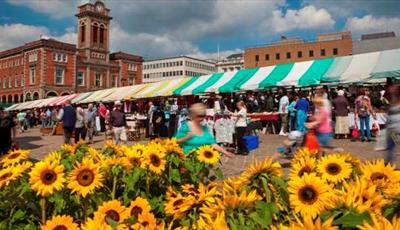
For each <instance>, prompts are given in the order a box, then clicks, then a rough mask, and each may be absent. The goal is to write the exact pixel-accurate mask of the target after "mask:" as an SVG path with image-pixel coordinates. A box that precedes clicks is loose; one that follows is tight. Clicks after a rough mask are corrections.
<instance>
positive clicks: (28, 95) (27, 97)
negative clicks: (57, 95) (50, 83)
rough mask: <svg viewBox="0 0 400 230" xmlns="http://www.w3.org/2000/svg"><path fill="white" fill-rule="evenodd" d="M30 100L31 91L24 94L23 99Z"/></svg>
mask: <svg viewBox="0 0 400 230" xmlns="http://www.w3.org/2000/svg"><path fill="white" fill-rule="evenodd" d="M30 100H32V98H31V93H27V94H26V95H25V101H30Z"/></svg>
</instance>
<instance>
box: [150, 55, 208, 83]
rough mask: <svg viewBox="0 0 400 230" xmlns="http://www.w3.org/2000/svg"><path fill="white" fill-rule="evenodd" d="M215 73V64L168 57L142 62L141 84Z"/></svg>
mask: <svg viewBox="0 0 400 230" xmlns="http://www.w3.org/2000/svg"><path fill="white" fill-rule="evenodd" d="M215 71H216V67H215V63H213V62H210V61H205V60H200V59H197V58H192V57H188V56H179V57H169V58H163V59H156V60H150V61H145V62H143V82H144V83H147V82H156V81H160V80H166V79H176V78H181V77H189V76H201V75H207V74H210V73H213V72H215Z"/></svg>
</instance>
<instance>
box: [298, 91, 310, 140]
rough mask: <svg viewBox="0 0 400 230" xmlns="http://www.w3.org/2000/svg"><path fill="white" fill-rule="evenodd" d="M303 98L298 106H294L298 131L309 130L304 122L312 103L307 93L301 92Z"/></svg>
mask: <svg viewBox="0 0 400 230" xmlns="http://www.w3.org/2000/svg"><path fill="white" fill-rule="evenodd" d="M299 95H300V97H301V99H300V100H298V101H297V103H296V106H295V107H294V108H295V110H296V121H297V122H296V124H297V126H296V127H297V131H300V132H303V133H305V132H306V131H307V129H306V127H305V126H304V124H305V123H306V121H307V113H308V110H309V108H310V104H309V102H308V101H307V99H306V96H305V93H304V92H300V94H299Z"/></svg>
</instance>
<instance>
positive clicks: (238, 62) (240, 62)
mask: <svg viewBox="0 0 400 230" xmlns="http://www.w3.org/2000/svg"><path fill="white" fill-rule="evenodd" d="M243 66H244V58H243V53H236V54H231V55H229V56H228V57H226V58H223V59H221V60H219V61H218V62H217V71H218V72H228V71H234V70H241V69H243Z"/></svg>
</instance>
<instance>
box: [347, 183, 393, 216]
mask: <svg viewBox="0 0 400 230" xmlns="http://www.w3.org/2000/svg"><path fill="white" fill-rule="evenodd" d="M343 185H344V192H343V196H342V197H341V199H342V203H344V205H345V206H346V207H348V208H353V209H355V210H356V211H357V212H359V213H363V212H365V211H368V212H370V213H372V214H377V215H378V216H379V215H381V209H382V207H384V206H385V205H387V204H388V203H389V201H388V200H386V199H385V198H384V197H383V196H382V195H381V193H380V192H379V191H378V189H377V186H376V185H371V184H369V183H368V181H366V180H363V179H359V178H356V179H355V181H353V182H351V183H344V184H343Z"/></svg>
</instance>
